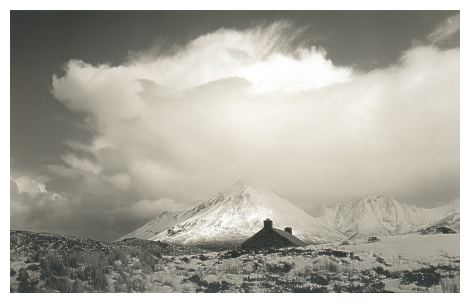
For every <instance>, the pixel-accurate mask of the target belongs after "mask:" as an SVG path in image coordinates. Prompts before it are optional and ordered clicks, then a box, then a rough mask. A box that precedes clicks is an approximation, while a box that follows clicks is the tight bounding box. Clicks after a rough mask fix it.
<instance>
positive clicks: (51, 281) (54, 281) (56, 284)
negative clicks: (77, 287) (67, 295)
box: [46, 276, 72, 292]
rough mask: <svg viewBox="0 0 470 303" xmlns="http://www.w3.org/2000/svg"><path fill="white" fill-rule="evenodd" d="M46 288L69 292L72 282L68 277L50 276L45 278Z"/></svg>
mask: <svg viewBox="0 0 470 303" xmlns="http://www.w3.org/2000/svg"><path fill="white" fill-rule="evenodd" d="M46 288H47V289H50V290H58V291H59V292H71V291H72V283H71V281H70V279H69V278H68V277H56V276H50V277H48V278H47V280H46Z"/></svg>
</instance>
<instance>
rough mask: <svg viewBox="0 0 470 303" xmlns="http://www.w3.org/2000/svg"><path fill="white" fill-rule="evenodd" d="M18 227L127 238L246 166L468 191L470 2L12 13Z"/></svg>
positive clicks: (390, 187) (323, 196)
mask: <svg viewBox="0 0 470 303" xmlns="http://www.w3.org/2000/svg"><path fill="white" fill-rule="evenodd" d="M10 18H11V21H10V23H11V41H10V45H11V49H10V51H11V64H10V68H11V70H10V76H11V82H10V87H11V100H10V110H11V112H10V117H11V119H10V120H11V136H10V137H11V142H10V163H11V165H10V185H11V186H10V188H11V189H10V195H11V199H10V219H11V222H10V226H11V228H12V229H26V230H37V231H49V232H60V233H70V234H74V235H78V236H85V237H89V238H94V239H104V240H113V239H116V238H118V237H119V236H121V235H123V234H126V233H128V232H129V231H132V230H133V229H135V228H137V227H139V226H140V225H142V224H143V223H145V222H146V221H147V220H149V219H151V218H152V217H154V216H156V215H158V214H159V213H160V212H161V211H163V210H168V209H178V208H184V207H185V206H187V205H188V204H191V203H193V202H195V201H199V200H205V199H207V198H209V197H211V196H212V195H214V194H215V193H217V192H218V191H220V190H223V189H224V188H227V187H229V186H230V185H231V184H233V183H235V182H236V181H237V180H238V179H240V178H243V179H244V180H247V182H249V183H253V184H255V185H256V186H259V187H263V188H267V189H271V190H274V191H276V192H277V193H280V194H281V195H282V196H284V197H286V198H287V199H289V200H290V201H292V202H294V203H296V204H297V205H299V206H300V207H301V208H303V209H305V210H306V211H307V212H310V213H312V212H313V211H314V210H315V208H316V207H317V206H318V205H322V204H326V205H328V204H334V203H339V202H346V201H350V200H355V199H358V198H360V197H361V196H363V195H366V194H368V193H380V194H385V195H389V196H392V197H394V198H396V199H397V200H400V201H404V202H407V203H412V204H416V205H418V206H420V207H425V208H430V207H435V206H438V205H442V204H444V203H446V202H448V201H451V200H453V199H455V198H457V197H459V190H460V188H459V181H460V168H459V167H460V159H459V158H460V155H459V87H460V86H459V79H460V75H459V74H460V60H459V57H460V39H459V36H460V20H459V18H460V16H459V12H457V11H349V12H343V11H298V12H297V11H289V12H282V11H279V12H278V11H266V12H263V11H257V12H250V11H243V12H241V11H198V12H188V11H145V12H143V11H132V12H116V11H114V12H111V11H110V12H106V11H102V12H93V11H87V12H85V11H83V12H81V11H73V12H72V11H69V12H60V11H54V12H49V11H41V12H38V11H21V12H20V11H12V12H11V16H10Z"/></svg>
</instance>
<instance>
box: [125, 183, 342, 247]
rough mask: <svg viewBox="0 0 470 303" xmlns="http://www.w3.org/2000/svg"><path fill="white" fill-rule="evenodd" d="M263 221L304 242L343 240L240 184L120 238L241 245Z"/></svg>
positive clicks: (272, 197) (289, 205)
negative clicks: (285, 230)
mask: <svg viewBox="0 0 470 303" xmlns="http://www.w3.org/2000/svg"><path fill="white" fill-rule="evenodd" d="M162 216H163V217H162ZM266 218H271V219H272V220H273V222H274V227H276V228H284V227H286V226H290V227H292V228H293V234H294V235H295V236H297V237H298V238H300V239H301V240H303V241H306V242H310V243H311V242H326V241H329V240H332V239H334V240H338V239H342V238H343V236H342V235H341V234H339V233H338V232H336V231H333V230H329V229H328V228H325V227H324V226H322V225H321V222H319V220H317V219H315V218H313V217H312V216H311V215H309V214H308V213H306V212H305V211H303V210H302V209H300V208H299V207H297V206H296V205H294V204H293V203H291V202H289V201H288V200H286V199H284V198H282V197H280V196H279V195H277V194H275V193H274V192H271V191H264V190H259V189H256V188H254V187H253V186H249V185H246V184H244V183H241V182H239V183H236V184H234V185H233V186H232V187H231V188H230V189H228V190H226V191H222V192H220V193H218V194H217V195H215V196H214V197H212V198H211V199H209V200H207V201H206V202H202V203H200V204H198V205H197V206H196V207H193V208H191V209H188V210H186V211H182V212H178V213H176V214H172V216H171V217H170V218H169V217H168V215H165V214H162V215H160V216H159V217H157V218H155V219H154V220H152V221H151V222H149V223H148V224H146V225H145V226H143V227H141V228H140V229H138V230H136V231H135V232H133V233H131V234H129V235H126V236H124V237H123V238H128V237H138V238H144V239H150V240H161V241H166V242H174V243H179V244H206V243H221V242H242V241H244V240H245V239H247V238H248V237H251V236H252V235H253V234H254V233H256V232H257V231H259V230H260V229H261V228H262V227H263V220H264V219H266Z"/></svg>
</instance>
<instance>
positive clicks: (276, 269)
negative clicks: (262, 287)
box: [266, 262, 294, 274]
mask: <svg viewBox="0 0 470 303" xmlns="http://www.w3.org/2000/svg"><path fill="white" fill-rule="evenodd" d="M292 268H294V264H292V263H287V262H281V263H280V264H270V263H266V270H267V271H268V272H270V273H274V274H284V273H288V272H289V271H291V269H292Z"/></svg>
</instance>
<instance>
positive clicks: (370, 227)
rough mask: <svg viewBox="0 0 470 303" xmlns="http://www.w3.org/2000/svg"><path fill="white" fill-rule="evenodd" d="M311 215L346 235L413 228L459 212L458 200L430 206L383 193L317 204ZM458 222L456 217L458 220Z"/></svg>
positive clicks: (402, 231)
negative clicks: (422, 206) (340, 201)
mask: <svg viewBox="0 0 470 303" xmlns="http://www.w3.org/2000/svg"><path fill="white" fill-rule="evenodd" d="M315 213H316V215H315V217H316V218H317V219H319V220H320V221H321V222H322V224H323V225H324V226H326V227H328V228H329V229H333V230H336V231H338V232H340V233H342V234H344V235H345V237H347V238H354V237H366V236H369V235H397V234H406V233H411V232H416V231H418V230H419V229H421V228H423V227H426V226H430V225H433V224H436V223H437V222H439V221H441V220H444V218H446V217H448V216H456V215H457V214H458V216H459V218H460V215H459V214H460V212H459V203H458V200H455V201H452V202H450V203H448V204H446V205H444V206H440V207H437V208H432V209H425V208H420V207H417V206H415V205H410V204H406V203H402V202H399V201H397V200H395V199H393V198H390V197H386V196H383V195H367V196H366V197H364V198H362V199H359V200H356V201H353V202H348V203H343V204H338V205H334V206H330V207H324V206H323V207H320V208H318V209H317V211H316V212H315ZM459 222H460V220H459Z"/></svg>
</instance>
